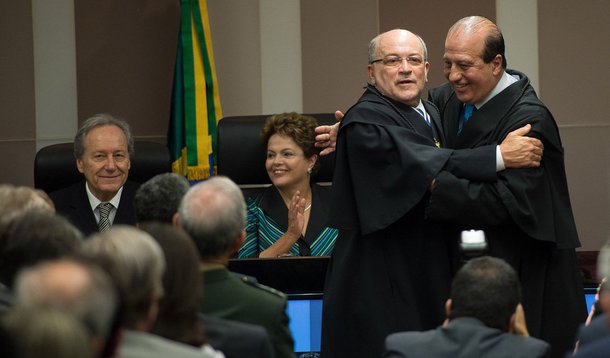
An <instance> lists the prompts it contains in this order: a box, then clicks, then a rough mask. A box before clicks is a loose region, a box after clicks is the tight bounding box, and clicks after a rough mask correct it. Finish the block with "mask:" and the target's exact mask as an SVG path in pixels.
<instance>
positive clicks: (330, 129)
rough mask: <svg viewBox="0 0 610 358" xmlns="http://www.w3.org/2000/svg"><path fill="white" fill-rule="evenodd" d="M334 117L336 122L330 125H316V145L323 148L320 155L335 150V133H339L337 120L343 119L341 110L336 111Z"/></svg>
mask: <svg viewBox="0 0 610 358" xmlns="http://www.w3.org/2000/svg"><path fill="white" fill-rule="evenodd" d="M335 119H336V120H337V123H335V124H333V125H332V126H317V127H316V133H317V135H316V143H315V145H316V147H318V148H324V149H323V150H322V151H321V152H320V155H327V154H330V153H332V152H334V151H335V148H336V146H337V133H339V122H340V121H341V119H343V112H341V111H336V112H335Z"/></svg>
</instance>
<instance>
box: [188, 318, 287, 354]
mask: <svg viewBox="0 0 610 358" xmlns="http://www.w3.org/2000/svg"><path fill="white" fill-rule="evenodd" d="M200 318H201V321H202V322H203V331H204V332H205V336H206V338H207V339H208V343H209V344H210V345H211V346H212V347H214V349H217V350H219V351H221V352H222V353H224V355H225V357H226V358H242V357H244V358H273V357H275V354H274V352H273V346H272V345H271V340H269V335H267V331H265V329H264V328H263V327H261V326H258V325H254V324H248V323H243V322H237V321H230V320H227V319H222V318H218V317H208V316H204V315H201V316H200Z"/></svg>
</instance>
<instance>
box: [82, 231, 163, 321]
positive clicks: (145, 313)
mask: <svg viewBox="0 0 610 358" xmlns="http://www.w3.org/2000/svg"><path fill="white" fill-rule="evenodd" d="M82 248H83V250H82V253H81V254H80V255H81V257H84V258H87V257H91V258H93V259H95V261H96V262H97V263H98V264H100V265H101V266H103V268H104V269H105V270H106V272H107V273H108V274H109V275H110V277H111V279H112V280H113V281H114V283H115V285H116V286H117V288H118V291H119V295H120V296H121V297H120V299H121V301H122V307H121V308H122V312H121V319H122V324H123V326H124V327H125V328H128V329H132V330H138V331H149V330H150V328H151V327H152V325H153V324H154V321H155V319H156V314H157V308H158V301H159V299H160V298H161V297H162V295H163V281H162V280H163V271H164V270H165V259H164V257H163V252H162V251H161V248H160V247H159V245H158V244H157V243H156V242H155V240H153V238H152V237H151V236H150V235H149V234H147V233H145V232H143V231H141V230H138V229H136V228H134V227H130V226H125V225H115V226H113V227H112V229H110V231H106V232H103V233H98V234H95V235H92V236H91V237H90V238H89V239H88V240H86V241H85V243H84V244H83V247H82Z"/></svg>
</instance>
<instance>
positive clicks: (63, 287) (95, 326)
mask: <svg viewBox="0 0 610 358" xmlns="http://www.w3.org/2000/svg"><path fill="white" fill-rule="evenodd" d="M16 294H17V302H18V305H19V306H25V307H39V308H52V309H58V310H60V311H63V312H66V313H69V314H71V315H73V316H74V317H75V318H76V319H78V320H79V321H80V322H81V323H82V324H83V325H84V326H85V327H86V328H88V329H89V332H90V334H91V335H93V336H99V337H107V335H108V333H109V331H110V328H111V324H112V321H113V319H114V315H115V311H116V308H117V305H118V301H117V300H118V298H117V293H116V289H115V287H114V285H113V284H112V282H111V280H110V278H109V277H108V276H107V275H106V274H105V273H104V272H103V271H102V270H101V269H100V268H98V267H97V266H94V265H91V264H88V263H84V262H80V261H73V260H58V261H49V262H45V263H42V264H39V265H37V266H34V267H32V268H29V269H26V270H25V271H23V272H22V273H21V274H20V275H19V276H18V280H17V283H16Z"/></svg>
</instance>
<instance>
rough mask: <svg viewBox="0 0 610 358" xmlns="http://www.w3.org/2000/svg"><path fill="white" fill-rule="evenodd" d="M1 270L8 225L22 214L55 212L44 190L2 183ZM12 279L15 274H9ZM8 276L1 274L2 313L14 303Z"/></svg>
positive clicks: (2, 268) (0, 304)
mask: <svg viewBox="0 0 610 358" xmlns="http://www.w3.org/2000/svg"><path fill="white" fill-rule="evenodd" d="M0 203H2V205H0V271H2V272H5V268H6V266H7V265H6V262H5V258H3V256H2V253H3V252H4V250H5V249H4V246H5V244H4V242H5V240H6V239H4V238H2V236H3V233H4V231H5V230H6V226H7V225H8V224H9V223H10V222H11V221H12V220H13V219H14V218H15V217H18V216H20V215H21V214H23V213H25V212H28V211H32V210H40V211H42V212H47V213H49V214H54V213H55V206H54V205H53V202H52V201H51V199H50V198H49V196H48V195H47V194H46V193H45V192H44V191H42V190H36V189H33V188H30V187H26V186H13V185H10V184H0ZM7 276H10V280H11V281H12V277H13V274H8V275H7ZM5 281H6V278H5V279H2V277H1V275H0V313H2V312H4V311H6V310H7V309H8V308H9V307H11V306H12V305H13V294H12V292H11V290H10V289H9V287H7V282H5Z"/></svg>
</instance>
